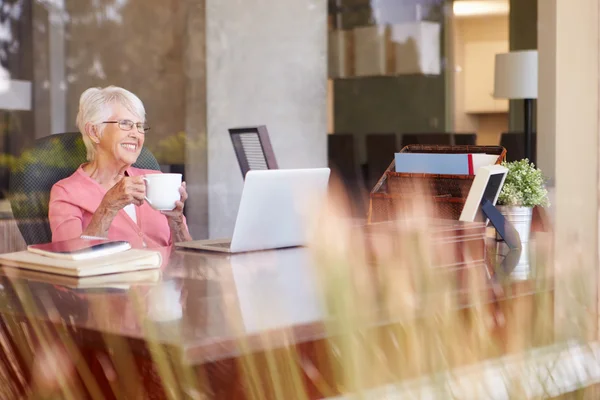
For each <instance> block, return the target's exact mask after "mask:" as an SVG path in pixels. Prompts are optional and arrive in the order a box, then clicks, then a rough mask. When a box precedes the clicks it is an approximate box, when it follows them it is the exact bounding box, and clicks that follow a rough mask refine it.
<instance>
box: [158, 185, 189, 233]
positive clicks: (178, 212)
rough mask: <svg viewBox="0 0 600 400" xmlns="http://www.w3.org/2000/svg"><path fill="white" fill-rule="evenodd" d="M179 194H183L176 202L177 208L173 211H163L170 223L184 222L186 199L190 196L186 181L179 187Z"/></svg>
mask: <svg viewBox="0 0 600 400" xmlns="http://www.w3.org/2000/svg"><path fill="white" fill-rule="evenodd" d="M179 194H180V195H181V197H180V199H179V201H176V202H175V208H174V209H172V210H171V211H161V212H162V213H163V214H164V215H166V216H167V219H168V220H169V224H172V223H175V224H183V207H184V206H185V201H186V200H187V198H188V194H187V190H186V185H185V182H182V183H181V186H180V187H179Z"/></svg>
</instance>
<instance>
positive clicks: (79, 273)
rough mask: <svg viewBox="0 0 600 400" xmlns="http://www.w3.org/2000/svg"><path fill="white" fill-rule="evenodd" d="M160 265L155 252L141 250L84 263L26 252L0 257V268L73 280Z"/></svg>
mask: <svg viewBox="0 0 600 400" xmlns="http://www.w3.org/2000/svg"><path fill="white" fill-rule="evenodd" d="M161 262H162V256H161V255H160V253H159V252H156V251H152V250H144V249H130V250H127V251H124V252H121V253H117V254H111V255H108V256H104V257H100V258H95V259H91V260H84V261H81V260H63V259H60V258H52V257H46V256H43V255H41V254H36V253H32V252H30V251H27V250H25V251H19V252H16V253H8V254H0V265H4V266H9V267H16V268H24V269H30V270H34V271H42V272H50V273H54V274H59V275H68V276H75V277H84V276H95V275H104V274H113V273H117V272H128V271H139V270H145V269H153V268H160V265H161Z"/></svg>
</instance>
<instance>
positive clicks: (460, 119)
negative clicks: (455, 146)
mask: <svg viewBox="0 0 600 400" xmlns="http://www.w3.org/2000/svg"><path fill="white" fill-rule="evenodd" d="M454 31H455V35H454V50H455V54H454V56H455V60H456V66H457V68H456V72H455V78H454V81H455V98H454V101H455V105H454V129H455V130H456V131H458V132H477V142H478V144H482V145H485V144H498V143H499V137H500V136H499V135H500V133H502V132H505V131H507V130H508V115H507V114H506V113H498V114H477V115H475V114H467V113H465V108H464V97H465V93H464V91H465V86H464V85H465V82H464V74H463V71H462V68H461V66H462V65H463V64H464V46H465V43H470V42H477V41H499V40H507V41H508V16H492V17H477V18H456V19H455V20H454Z"/></svg>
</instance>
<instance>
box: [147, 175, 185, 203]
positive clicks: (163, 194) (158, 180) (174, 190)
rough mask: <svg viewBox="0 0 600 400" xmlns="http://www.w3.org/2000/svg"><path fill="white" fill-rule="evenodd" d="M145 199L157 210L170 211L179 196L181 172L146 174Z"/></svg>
mask: <svg viewBox="0 0 600 400" xmlns="http://www.w3.org/2000/svg"><path fill="white" fill-rule="evenodd" d="M144 181H145V182H146V196H145V199H146V201H147V202H148V204H150V206H151V207H152V208H154V209H155V210H158V211H171V210H172V209H174V208H175V202H176V201H178V200H179V199H180V198H181V194H180V193H179V188H180V187H181V174H148V175H145V176H144Z"/></svg>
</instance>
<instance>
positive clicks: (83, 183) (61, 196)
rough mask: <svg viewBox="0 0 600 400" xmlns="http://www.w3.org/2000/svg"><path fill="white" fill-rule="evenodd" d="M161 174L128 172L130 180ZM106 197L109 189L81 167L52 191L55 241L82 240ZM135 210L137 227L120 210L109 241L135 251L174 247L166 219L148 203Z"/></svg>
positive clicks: (51, 208) (51, 223) (109, 235)
mask: <svg viewBox="0 0 600 400" xmlns="http://www.w3.org/2000/svg"><path fill="white" fill-rule="evenodd" d="M157 173H158V174H159V173H161V172H160V171H154V170H146V169H138V168H134V167H129V168H128V169H127V174H128V175H129V176H139V175H147V174H157ZM105 194H106V189H104V188H103V187H102V186H101V185H100V184H99V183H98V182H96V181H95V180H93V179H92V178H91V177H90V176H89V175H87V174H86V173H85V172H84V171H83V169H82V167H81V166H80V167H79V168H78V169H77V171H75V173H73V175H71V176H69V177H68V178H65V179H63V180H61V181H59V182H57V183H56V184H54V186H52V190H51V191H50V205H49V211H48V219H49V220H50V229H51V230H52V241H53V242H56V241H60V240H67V239H73V238H77V237H79V236H81V234H82V233H83V231H84V230H85V228H86V227H87V226H88V225H89V223H90V221H91V219H92V216H93V214H94V212H95V211H96V209H97V208H98V206H99V205H100V202H101V201H102V198H103V197H104V195H105ZM135 209H136V219H137V223H136V222H134V221H133V220H132V219H131V217H130V216H129V215H128V214H127V212H126V211H125V210H123V209H121V210H119V212H118V213H117V215H116V216H115V218H114V219H113V221H112V223H111V225H110V227H109V228H108V238H109V239H113V240H126V241H128V242H129V243H130V244H131V246H132V247H134V248H141V247H158V246H169V245H171V244H173V241H172V238H171V230H170V229H169V224H168V222H167V217H166V216H165V215H163V214H162V213H161V212H160V211H156V210H155V209H153V208H152V207H150V206H149V205H148V203H147V202H144V204H142V205H141V206H139V207H138V206H136V207H135ZM184 223H185V219H184ZM186 228H187V226H186Z"/></svg>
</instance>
